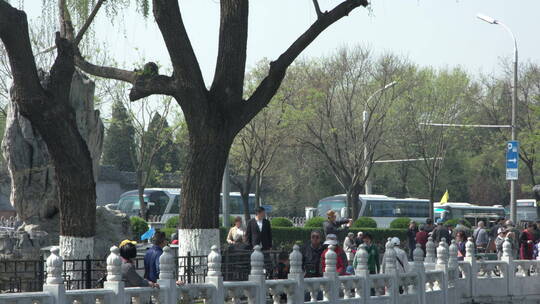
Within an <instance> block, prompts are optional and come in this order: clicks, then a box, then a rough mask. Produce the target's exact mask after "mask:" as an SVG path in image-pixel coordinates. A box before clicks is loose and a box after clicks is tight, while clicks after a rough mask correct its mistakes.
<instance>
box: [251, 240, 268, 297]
mask: <svg viewBox="0 0 540 304" xmlns="http://www.w3.org/2000/svg"><path fill="white" fill-rule="evenodd" d="M249 281H251V282H255V283H257V291H256V293H257V295H256V298H255V303H256V304H266V274H265V273H264V254H263V253H262V251H261V246H260V245H256V246H255V248H253V253H252V254H251V272H250V274H249Z"/></svg>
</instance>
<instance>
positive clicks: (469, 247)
mask: <svg viewBox="0 0 540 304" xmlns="http://www.w3.org/2000/svg"><path fill="white" fill-rule="evenodd" d="M474 251H475V248H474V240H473V238H472V237H469V238H468V239H467V243H465V258H464V261H465V262H468V263H469V264H470V265H471V267H470V269H471V273H470V275H469V278H470V280H469V281H470V288H471V296H472V297H475V296H476V294H477V290H476V289H477V288H476V286H477V280H478V278H477V277H478V263H477V262H476V254H475V252H474Z"/></svg>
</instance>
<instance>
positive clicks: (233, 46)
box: [75, 0, 368, 254]
mask: <svg viewBox="0 0 540 304" xmlns="http://www.w3.org/2000/svg"><path fill="white" fill-rule="evenodd" d="M102 2H103V1H98V2H97V4H100V3H102ZM313 3H314V4H315V10H316V13H317V19H316V20H315V21H314V22H313V24H312V25H311V26H310V27H309V28H308V29H307V30H306V31H305V32H304V33H303V34H302V35H300V37H299V38H298V39H297V40H296V41H295V42H293V43H292V45H291V46H290V47H289V48H287V50H286V51H285V52H283V53H282V54H281V55H280V56H279V57H278V58H277V59H276V60H275V61H272V62H271V63H270V68H269V70H268V74H267V75H266V77H265V78H264V79H263V81H261V83H260V84H259V86H258V87H257V89H255V90H254V91H253V93H252V94H251V95H250V96H249V97H248V98H246V99H244V98H243V97H244V96H243V92H244V75H245V65H246V47H247V33H248V8H249V1H248V0H224V1H221V2H220V8H221V14H220V18H221V19H220V29H219V44H218V56H217V64H216V70H215V75H214V80H213V82H212V84H211V86H210V88H209V89H208V88H207V87H206V85H205V83H204V80H203V77H202V73H201V70H200V67H199V63H198V61H197V58H196V56H195V52H194V50H193V48H192V46H191V42H190V39H189V37H188V34H187V31H186V28H185V26H184V22H183V19H182V16H181V13H180V6H179V3H178V1H177V0H154V1H152V11H153V15H154V19H155V21H156V23H157V25H158V27H159V30H160V31H161V34H162V36H163V39H164V41H165V45H166V46H167V50H168V52H169V56H170V59H171V62H172V68H173V73H172V75H170V76H166V75H160V74H159V71H158V67H157V65H155V64H148V65H147V66H146V68H145V69H144V72H142V73H141V72H134V71H128V70H123V69H118V68H113V67H106V66H98V65H95V64H92V63H90V62H89V61H87V60H86V59H85V58H84V56H82V54H81V53H79V52H77V54H76V60H75V61H76V64H77V66H78V67H79V68H81V69H82V70H83V71H86V72H87V73H90V74H93V75H96V76H100V77H105V78H112V79H117V80H120V81H125V82H128V83H130V84H132V85H133V86H132V88H131V92H130V99H131V100H133V101H134V100H138V99H141V98H144V97H147V96H150V95H153V94H163V95H169V96H172V97H173V98H174V99H175V100H176V101H177V102H178V104H179V105H180V107H181V108H182V111H183V113H184V115H185V118H186V124H187V127H188V130H189V154H188V157H187V165H186V172H185V174H184V176H183V181H182V202H184V203H183V204H182V207H181V217H182V218H183V220H182V221H181V227H180V228H181V229H180V231H179V237H180V238H181V239H183V240H186V241H185V242H183V243H185V244H187V246H182V248H181V252H180V253H181V254H182V253H185V252H186V251H191V252H192V253H197V254H199V253H207V252H208V251H209V248H210V245H211V244H217V243H219V241H218V240H219V231H218V229H217V227H218V210H219V208H217V207H218V203H219V201H220V200H219V193H220V186H221V181H222V177H223V170H224V167H225V163H226V160H227V157H228V153H229V149H230V147H231V144H232V142H233V140H234V137H235V136H236V134H237V133H238V132H239V131H240V130H241V129H242V128H243V127H244V126H245V125H246V124H247V123H249V122H250V121H251V120H252V119H253V117H255V115H257V113H259V111H261V110H262V109H263V108H264V107H265V106H266V105H267V104H268V103H269V102H270V100H271V99H272V97H273V96H274V94H275V93H276V91H277V90H278V88H279V86H280V84H281V82H282V80H283V78H284V76H285V73H286V71H287V68H288V67H289V65H291V63H292V62H293V61H294V60H295V59H296V58H297V57H298V55H300V53H301V52H302V51H303V50H304V49H305V48H306V47H307V46H308V45H310V44H311V43H312V42H313V41H314V40H315V38H317V37H318V36H319V34H321V33H322V32H323V31H324V30H325V29H327V28H328V27H329V26H330V25H332V24H333V23H334V22H336V21H338V20H340V19H341V18H343V17H345V16H347V15H348V14H349V13H350V12H351V11H353V10H354V9H355V8H357V7H360V6H364V7H365V6H367V5H368V1H367V0H343V1H341V2H340V3H339V4H338V5H337V6H335V7H334V8H333V9H331V10H330V11H325V12H322V11H321V10H320V7H319V4H318V1H317V0H315V1H313Z"/></svg>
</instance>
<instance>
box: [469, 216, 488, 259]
mask: <svg viewBox="0 0 540 304" xmlns="http://www.w3.org/2000/svg"><path fill="white" fill-rule="evenodd" d="M473 238H474V243H475V244H476V250H477V251H478V252H479V253H484V252H486V249H487V245H488V242H489V235H488V233H487V231H486V229H485V224H484V222H483V221H479V222H478V227H477V228H476V229H475V230H474V232H473Z"/></svg>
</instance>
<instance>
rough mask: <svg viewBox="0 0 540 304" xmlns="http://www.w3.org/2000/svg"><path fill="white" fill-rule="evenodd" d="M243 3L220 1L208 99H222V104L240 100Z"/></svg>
mask: <svg viewBox="0 0 540 304" xmlns="http://www.w3.org/2000/svg"><path fill="white" fill-rule="evenodd" d="M248 8H249V3H248V1H247V0H223V1H221V24H220V27H219V50H218V57H217V63H216V72H215V75H214V82H213V83H212V87H211V89H210V92H211V95H212V96H220V98H223V97H222V96H225V100H229V101H232V102H238V101H241V100H242V94H243V87H244V75H245V68H246V49H247V48H246V45H247V35H248Z"/></svg>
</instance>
